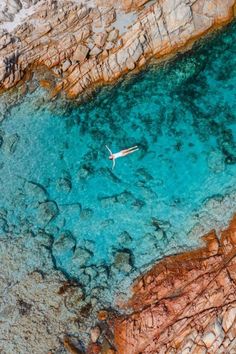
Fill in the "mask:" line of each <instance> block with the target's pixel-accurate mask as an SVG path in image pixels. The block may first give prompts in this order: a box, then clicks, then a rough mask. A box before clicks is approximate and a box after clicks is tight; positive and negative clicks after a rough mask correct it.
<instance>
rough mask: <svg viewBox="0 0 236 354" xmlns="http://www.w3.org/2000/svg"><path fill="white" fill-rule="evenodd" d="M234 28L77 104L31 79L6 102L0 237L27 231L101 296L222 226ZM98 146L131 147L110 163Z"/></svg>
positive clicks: (234, 112) (231, 197)
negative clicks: (16, 98)
mask: <svg viewBox="0 0 236 354" xmlns="http://www.w3.org/2000/svg"><path fill="white" fill-rule="evenodd" d="M235 27H236V23H233V24H232V25H231V26H229V27H228V28H227V29H226V30H224V31H222V32H220V33H219V34H217V35H216V36H214V37H213V38H211V39H209V40H208V41H207V42H206V43H201V45H198V46H197V47H195V48H194V49H193V50H192V51H191V52H189V53H186V54H184V55H181V56H179V57H178V58H176V59H175V60H174V61H172V62H171V63H168V64H165V65H164V66H162V67H159V68H157V67H156V66H155V65H152V66H150V67H149V68H148V70H146V71H143V72H141V73H140V74H137V75H135V76H132V77H130V78H129V79H126V80H123V81H122V82H119V83H118V84H117V85H115V86H113V87H109V88H103V89H101V90H99V91H98V92H96V93H95V94H94V95H93V96H92V97H91V98H90V100H88V101H86V102H84V103H82V104H81V105H77V104H76V103H75V102H74V103H72V102H66V101H64V100H62V99H58V100H56V101H53V102H50V101H48V99H47V94H46V92H45V91H43V89H39V88H38V89H37V90H36V91H35V92H34V93H31V94H27V96H26V97H25V98H24V99H23V100H22V101H21V103H19V104H17V105H15V106H14V107H13V108H11V109H10V110H9V112H8V113H7V114H6V117H5V119H4V120H3V121H2V123H1V138H0V145H1V148H0V168H1V174H0V183H1V205H0V206H1V209H0V214H1V218H0V236H1V237H9V238H10V237H18V236H19V235H24V234H27V235H29V234H30V235H31V236H32V237H34V238H38V239H39V242H41V243H42V247H43V245H44V243H45V245H47V247H50V249H51V252H52V258H53V261H54V264H55V266H56V267H57V268H59V269H61V270H62V271H63V272H64V273H65V274H67V276H69V277H71V278H75V279H77V280H78V281H79V282H80V283H81V284H82V285H83V286H84V287H85V288H86V290H87V293H88V294H89V293H91V292H94V293H95V290H94V289H95V288H97V287H99V289H100V290H99V291H100V292H99V296H100V297H101V296H102V294H104V296H106V297H107V299H108V300H107V301H108V302H109V301H110V302H112V298H113V295H114V293H117V292H122V291H123V292H124V293H125V292H126V286H127V284H129V283H130V281H131V280H132V279H133V278H134V277H135V276H137V274H139V273H140V272H141V271H143V270H145V269H147V268H148V267H150V265H151V264H153V262H155V261H156V260H157V259H159V258H161V257H163V256H164V255H167V254H171V253H177V252H180V251H182V250H186V249H191V248H193V247H196V246H198V245H199V243H200V240H199V236H201V235H202V234H203V233H204V232H206V231H209V230H210V229H211V228H212V227H215V226H216V227H221V226H223V225H225V223H227V222H228V220H229V218H230V217H231V215H232V213H233V211H235V208H236V188H235V182H236V143H235V138H236V100H235V98H236V97H235V96H236V95H235V92H236V91H235V85H236V56H235V52H236V31H235ZM3 100H4V97H2V102H1V104H2V105H3V104H4V102H3ZM106 144H107V145H108V146H109V147H110V148H111V149H112V151H113V152H117V151H119V150H121V149H124V148H128V147H130V146H133V145H138V146H139V148H140V150H139V151H138V152H136V153H134V154H132V155H130V156H128V157H126V158H123V159H118V160H117V162H116V167H115V169H114V170H113V171H112V170H111V162H110V161H109V160H108V153H107V150H106V148H105V145H106ZM32 252H33V250H32ZM92 289H93V290H92ZM102 291H103V292H102ZM113 292H114V293H113ZM105 294H106V295H105ZM109 297H110V298H109Z"/></svg>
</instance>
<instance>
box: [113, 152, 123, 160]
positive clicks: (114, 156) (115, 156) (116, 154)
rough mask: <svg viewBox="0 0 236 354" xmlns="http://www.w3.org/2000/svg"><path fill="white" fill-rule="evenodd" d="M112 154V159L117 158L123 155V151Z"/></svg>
mask: <svg viewBox="0 0 236 354" xmlns="http://www.w3.org/2000/svg"><path fill="white" fill-rule="evenodd" d="M112 156H113V159H114V160H115V159H117V158H118V157H122V156H123V153H122V151H120V152H116V153H115V154H112Z"/></svg>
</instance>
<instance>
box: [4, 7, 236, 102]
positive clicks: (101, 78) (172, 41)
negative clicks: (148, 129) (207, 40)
mask: <svg viewBox="0 0 236 354" xmlns="http://www.w3.org/2000/svg"><path fill="white" fill-rule="evenodd" d="M12 3H14V1H13V0H12ZM15 3H18V10H16V12H17V11H20V8H21V6H22V3H21V2H20V1H17V2H16V1H15ZM97 4H98V6H97ZM97 4H96V3H95V1H93V0H89V1H88V2H86V4H85V3H84V2H82V1H75V2H71V1H65V0H63V1H54V0H41V1H40V2H38V4H37V5H35V8H34V11H33V13H32V14H31V15H29V17H28V18H27V21H26V20H25V22H24V23H23V24H20V25H18V26H17V27H16V28H14V29H11V30H4V26H5V25H4V23H3V24H2V25H1V27H2V30H1V33H0V88H1V89H2V90H5V89H9V88H11V87H13V86H15V85H16V84H17V83H19V82H20V81H21V80H22V79H24V78H25V75H26V73H27V72H29V71H31V70H32V71H34V70H35V69H36V68H37V67H41V66H43V67H44V68H47V69H49V70H50V71H51V72H52V73H53V75H54V76H55V77H56V78H57V81H56V84H55V87H54V92H53V93H54V94H56V93H57V92H59V91H61V90H64V91H65V92H66V94H67V95H68V96H69V97H76V96H77V95H78V94H80V93H81V92H83V91H84V90H86V89H88V88H90V87H92V86H93V85H94V84H98V83H104V82H105V83H108V82H111V81H113V80H115V79H117V78H118V77H120V76H121V75H123V74H124V73H126V72H128V71H131V70H133V69H135V68H136V67H141V66H143V65H144V64H145V63H146V61H147V60H148V59H150V58H151V57H154V56H155V57H156V58H159V59H160V58H163V57H165V56H166V55H170V54H172V53H175V52H176V51H178V50H179V49H180V48H185V47H186V46H187V45H189V43H190V42H192V41H194V39H196V38H198V37H199V36H202V35H203V34H205V33H207V32H208V31H210V30H213V29H214V28H217V27H219V26H221V25H223V24H225V23H227V22H229V21H230V20H231V19H232V18H233V17H234V8H235V4H236V0H224V1H223V0H188V1H187V0H156V1H146V0H123V1H121V2H119V3H118V2H114V1H106V2H104V1H102V0H97ZM117 4H118V5H117ZM134 9H135V11H133V10H134ZM123 10H126V12H124V11H123ZM5 13H7V12H6V9H5Z"/></svg>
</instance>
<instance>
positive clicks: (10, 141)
mask: <svg viewBox="0 0 236 354" xmlns="http://www.w3.org/2000/svg"><path fill="white" fill-rule="evenodd" d="M19 140H20V136H19V135H18V134H12V135H8V136H5V137H4V144H3V148H4V150H5V151H6V152H8V153H9V154H14V152H15V151H16V148H17V145H18V143H19Z"/></svg>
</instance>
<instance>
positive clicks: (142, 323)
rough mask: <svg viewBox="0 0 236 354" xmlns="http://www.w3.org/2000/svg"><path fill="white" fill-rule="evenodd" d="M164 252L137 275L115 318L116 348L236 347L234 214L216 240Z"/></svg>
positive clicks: (121, 350)
mask: <svg viewBox="0 0 236 354" xmlns="http://www.w3.org/2000/svg"><path fill="white" fill-rule="evenodd" d="M203 239H204V240H205V242H206V246H205V247H203V248H202V249H199V250H196V251H192V252H189V253H183V254H180V255H177V256H171V257H167V258H166V259H164V260H163V261H161V262H160V263H158V264H156V265H155V266H154V267H153V268H152V269H151V270H150V271H149V272H147V273H146V274H145V275H144V276H142V277H140V278H139V279H138V280H137V281H136V283H135V285H134V288H133V291H134V294H133V297H132V298H131V300H130V301H129V303H128V305H127V306H128V308H129V310H132V313H131V314H130V315H127V316H122V317H120V318H118V319H116V320H115V321H114V333H115V345H116V348H117V350H118V353H119V354H125V353H129V354H134V353H147V354H152V353H153V354H154V353H163V354H164V353H181V354H182V353H233V352H235V349H236V248H235V246H236V216H235V217H234V219H233V220H232V222H231V224H230V226H229V228H228V229H226V230H224V231H223V232H222V234H221V238H220V240H218V238H217V236H216V234H215V232H214V231H213V232H211V233H210V234H208V235H206V236H205V237H204V238H203Z"/></svg>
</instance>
